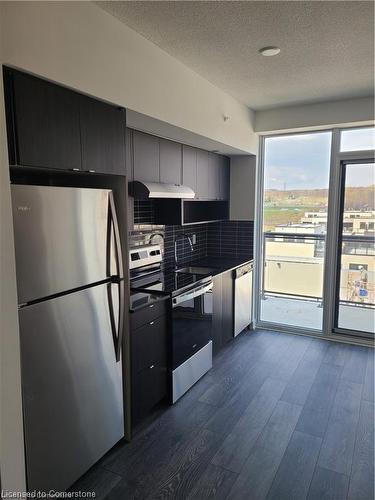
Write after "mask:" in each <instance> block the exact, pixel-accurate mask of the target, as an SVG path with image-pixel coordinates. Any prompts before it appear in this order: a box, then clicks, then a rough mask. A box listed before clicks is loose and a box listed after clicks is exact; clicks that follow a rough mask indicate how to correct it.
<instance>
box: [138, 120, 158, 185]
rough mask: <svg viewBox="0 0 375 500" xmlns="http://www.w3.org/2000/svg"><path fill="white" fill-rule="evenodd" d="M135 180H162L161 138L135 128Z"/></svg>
mask: <svg viewBox="0 0 375 500" xmlns="http://www.w3.org/2000/svg"><path fill="white" fill-rule="evenodd" d="M133 161H134V180H136V181H149V182H160V167H159V138H158V137H155V136H153V135H149V134H144V133H142V132H138V131H137V130H134V132H133Z"/></svg>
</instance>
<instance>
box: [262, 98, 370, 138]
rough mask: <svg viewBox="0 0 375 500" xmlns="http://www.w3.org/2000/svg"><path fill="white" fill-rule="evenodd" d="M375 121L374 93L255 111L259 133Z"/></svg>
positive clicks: (364, 123)
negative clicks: (359, 96)
mask: <svg viewBox="0 0 375 500" xmlns="http://www.w3.org/2000/svg"><path fill="white" fill-rule="evenodd" d="M372 123H374V98H373V97H363V98H358V99H347V100H344V101H333V102H323V103H318V104H305V105H301V106H289V107H284V108H282V107H281V108H274V109H269V110H264V111H257V112H256V113H255V131H256V132H258V133H260V134H266V133H276V132H288V131H293V130H296V129H301V130H303V129H310V130H311V129H312V128H316V129H321V128H332V127H335V126H351V125H353V126H358V125H361V124H362V125H369V124H372Z"/></svg>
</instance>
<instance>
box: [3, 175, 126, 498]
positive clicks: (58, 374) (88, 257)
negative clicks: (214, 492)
mask: <svg viewBox="0 0 375 500" xmlns="http://www.w3.org/2000/svg"><path fill="white" fill-rule="evenodd" d="M12 204H13V218H14V235H15V250H16V272H17V287H18V302H19V324H20V340H21V367H22V394H23V411H24V430H25V442H26V466H27V485H28V489H29V490H43V491H46V490H50V489H54V490H65V489H66V488H68V487H69V486H70V485H71V484H72V483H73V482H74V481H76V480H77V479H78V478H79V477H80V476H81V475H82V474H83V473H84V472H85V471H87V470H88V469H89V467H91V466H92V465H93V464H94V463H95V462H96V461H97V460H98V459H99V458H100V457H101V456H103V455H104V454H105V453H106V452H107V451H108V450H109V449H110V448H111V447H112V446H113V445H114V444H116V442H117V441H119V440H120V439H121V438H122V437H123V436H124V411H123V389H122V366H121V344H122V336H123V330H124V312H125V311H124V303H125V302H124V290H125V288H124V275H123V267H122V258H121V245H120V235H119V230H118V223H117V218H116V212H115V207H114V203H113V195H112V191H111V190H102V189H86V188H84V189H83V188H82V189H81V188H66V187H50V186H30V185H27V186H26V185H12Z"/></svg>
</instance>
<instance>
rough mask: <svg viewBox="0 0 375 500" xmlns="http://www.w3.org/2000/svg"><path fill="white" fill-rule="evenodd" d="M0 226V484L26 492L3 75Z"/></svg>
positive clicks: (0, 88) (1, 89)
mask: <svg viewBox="0 0 375 500" xmlns="http://www.w3.org/2000/svg"><path fill="white" fill-rule="evenodd" d="M0 21H1V8H0ZM0 35H1V22H0ZM0 40H1V37H0ZM0 70H2V68H1V43H0ZM0 228H1V231H0V474H1V485H2V488H3V489H4V490H10V491H25V466H24V443H23V427H22V403H21V379H20V378H21V377H20V375H21V372H20V346H19V332H18V311H17V291H16V279H15V276H16V274H15V262H14V242H13V225H12V213H11V204H10V184H9V166H8V153H7V141H6V134H5V115H4V99H3V86H2V78H0Z"/></svg>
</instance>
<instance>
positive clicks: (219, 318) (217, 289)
mask: <svg viewBox="0 0 375 500" xmlns="http://www.w3.org/2000/svg"><path fill="white" fill-rule="evenodd" d="M222 281H223V280H222V275H221V274H219V275H217V276H215V277H214V278H213V288H212V293H213V311H212V312H213V314H212V342H213V353H214V354H217V353H218V352H219V351H220V349H221V347H222V329H223V285H222Z"/></svg>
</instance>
